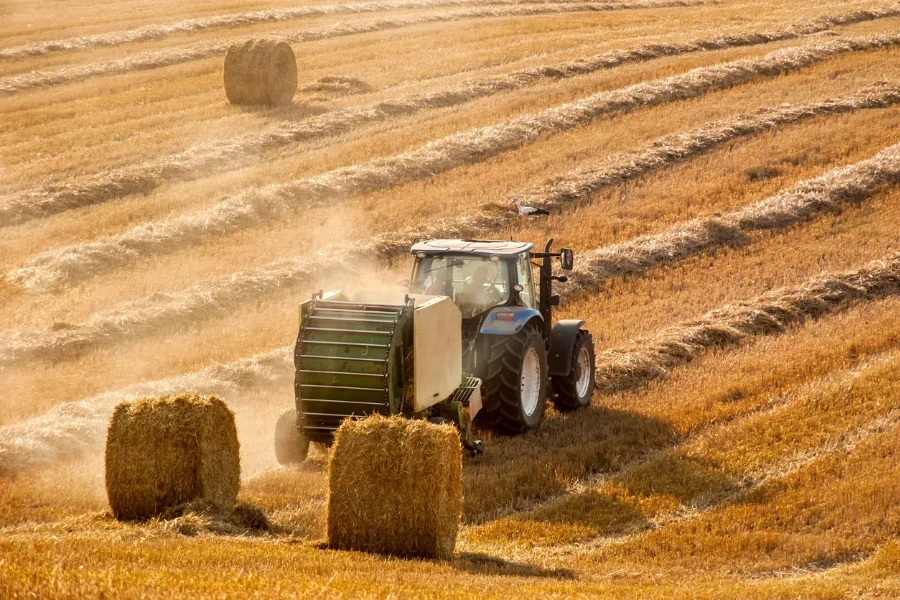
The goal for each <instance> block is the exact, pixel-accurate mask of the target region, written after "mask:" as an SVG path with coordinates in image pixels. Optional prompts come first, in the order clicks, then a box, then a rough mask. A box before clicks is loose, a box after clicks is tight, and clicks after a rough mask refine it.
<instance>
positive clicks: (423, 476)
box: [327, 415, 462, 559]
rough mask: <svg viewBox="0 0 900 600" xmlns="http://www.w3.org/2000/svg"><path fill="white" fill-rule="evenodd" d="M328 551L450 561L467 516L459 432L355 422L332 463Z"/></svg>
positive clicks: (396, 422) (406, 423) (348, 423)
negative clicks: (462, 514)
mask: <svg viewBox="0 0 900 600" xmlns="http://www.w3.org/2000/svg"><path fill="white" fill-rule="evenodd" d="M327 510H328V517H327V529H328V532H327V536H328V545H329V546H330V547H332V548H339V549H344V550H362V551H366V552H377V553H381V554H390V555H394V556H420V557H427V558H442V559H447V558H450V557H451V556H452V555H453V547H454V546H455V545H456V533H457V530H458V529H459V519H460V512H461V511H462V453H461V450H460V442H459V433H458V432H457V431H456V428H455V427H453V426H452V425H432V424H431V423H428V422H426V421H423V420H410V419H405V418H402V417H391V418H385V417H381V416H377V415H376V416H373V417H370V418H367V419H362V420H353V419H347V420H345V421H344V422H343V424H342V425H341V427H340V428H339V429H338V431H337V433H336V434H335V439H334V446H333V447H332V450H331V458H330V460H329V462H328V508H327Z"/></svg>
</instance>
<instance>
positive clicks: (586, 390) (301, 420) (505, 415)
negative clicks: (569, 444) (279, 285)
mask: <svg viewBox="0 0 900 600" xmlns="http://www.w3.org/2000/svg"><path fill="white" fill-rule="evenodd" d="M552 243H553V239H552V238H551V239H550V240H549V241H547V243H546V245H545V247H544V251H543V252H534V251H532V250H533V244H530V243H525V242H513V241H482V240H430V241H423V242H419V243H416V244H415V245H413V247H412V249H411V253H412V255H413V257H414V263H413V267H412V275H411V278H410V279H409V280H408V281H404V282H403V284H404V286H406V288H407V290H406V292H405V293H396V292H374V291H358V292H355V293H354V294H346V293H344V292H341V291H332V292H327V293H322V292H319V293H317V294H314V295H313V297H312V299H310V300H307V301H305V302H303V303H302V304H301V305H300V331H299V335H298V337H297V343H296V346H295V351H294V363H295V366H296V375H295V383H294V396H295V407H294V408H289V409H287V410H285V411H284V412H283V413H282V415H281V417H280V418H279V420H278V422H277V424H276V431H275V454H276V458H277V459H278V461H279V462H280V463H282V464H290V463H297V462H301V461H303V460H305V458H306V455H307V451H308V448H309V443H310V442H311V441H312V442H318V443H324V444H326V445H329V444H330V443H331V442H332V440H333V437H334V433H335V431H336V430H337V428H338V427H339V426H340V424H341V422H342V421H343V420H344V419H348V418H354V419H358V418H364V417H366V416H368V415H370V414H375V413H378V414H383V415H398V414H399V415H404V416H406V417H409V418H427V419H430V420H432V421H437V422H446V421H450V422H452V423H454V424H456V425H457V427H458V428H459V430H460V438H461V441H462V444H463V446H464V447H465V448H466V449H467V450H468V451H469V452H470V453H472V454H479V453H480V452H481V451H482V445H481V442H480V441H479V440H477V439H475V436H474V429H473V426H472V425H473V423H474V424H476V425H478V426H481V427H486V428H489V429H491V430H493V431H496V432H498V433H501V434H510V435H514V434H520V433H524V432H527V431H529V430H532V429H534V428H536V427H537V426H538V425H539V424H540V422H541V418H542V417H543V414H544V408H545V405H546V402H547V400H548V399H549V400H550V401H552V402H553V404H554V405H555V406H556V408H557V409H559V410H561V411H573V410H576V409H579V408H582V407H585V406H588V405H589V404H590V401H591V395H592V394H593V390H594V343H593V340H592V338H591V334H590V332H588V331H587V330H586V329H584V328H583V325H584V321H583V320H576V319H572V320H563V321H559V322H557V323H555V324H554V323H553V322H552V313H553V307H554V306H558V305H559V296H557V295H554V294H553V290H552V284H553V282H554V281H558V282H565V281H566V276H565V275H554V274H553V259H557V258H558V259H559V260H560V266H561V268H562V270H564V271H568V270H571V269H572V266H573V253H572V251H571V250H569V249H567V248H563V249H561V251H560V252H551V245H552ZM534 261H538V262H534ZM533 266H534V267H537V268H538V273H539V278H538V282H537V288H538V289H537V290H536V289H535V281H534V275H533V273H534V271H533V268H532V267H533Z"/></svg>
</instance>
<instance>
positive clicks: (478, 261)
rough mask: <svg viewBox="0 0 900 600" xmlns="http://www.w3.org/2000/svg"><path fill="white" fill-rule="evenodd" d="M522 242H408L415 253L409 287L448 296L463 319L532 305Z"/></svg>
mask: <svg viewBox="0 0 900 600" xmlns="http://www.w3.org/2000/svg"><path fill="white" fill-rule="evenodd" d="M532 247H533V245H532V244H529V243H524V242H481V241H467V240H434V241H428V242H421V243H418V244H416V245H414V246H413V248H412V254H413V255H414V256H415V263H414V265H413V272H412V278H411V280H410V286H409V291H410V293H412V294H426V295H431V296H447V297H449V298H451V299H452V300H453V302H454V304H456V306H457V307H458V308H459V310H460V313H462V317H463V319H473V318H478V317H482V316H483V315H484V314H485V313H487V312H489V311H491V310H492V309H495V308H498V307H504V306H518V307H524V308H531V309H536V308H537V301H536V295H535V289H534V279H533V277H532V270H531V263H530V260H529V256H528V253H529V251H530V250H531V249H532Z"/></svg>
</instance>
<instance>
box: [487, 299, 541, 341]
mask: <svg viewBox="0 0 900 600" xmlns="http://www.w3.org/2000/svg"><path fill="white" fill-rule="evenodd" d="M510 313H512V315H513V316H512V319H510V318H509V317H506V316H505V315H508V314H510ZM498 315H504V318H500V317H499V316H498ZM535 318H536V319H538V320H539V322H541V323H543V322H544V320H543V318H542V317H541V313H540V312H538V311H537V309H534V308H528V307H527V306H499V307H497V308H495V309H493V310H491V312H489V313H488V314H487V316H486V317H485V318H484V321H482V322H481V329H480V331H479V332H480V333H486V334H489V335H515V334H517V333H519V332H520V331H522V328H523V327H525V325H526V324H528V322H529V321H531V320H532V319H535Z"/></svg>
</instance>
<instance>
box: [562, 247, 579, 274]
mask: <svg viewBox="0 0 900 600" xmlns="http://www.w3.org/2000/svg"><path fill="white" fill-rule="evenodd" d="M559 262H560V263H561V265H560V266H562V269H563V271H571V270H572V268H573V267H574V266H575V254H574V253H573V252H572V249H571V248H563V249H562V250H560V252H559Z"/></svg>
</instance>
